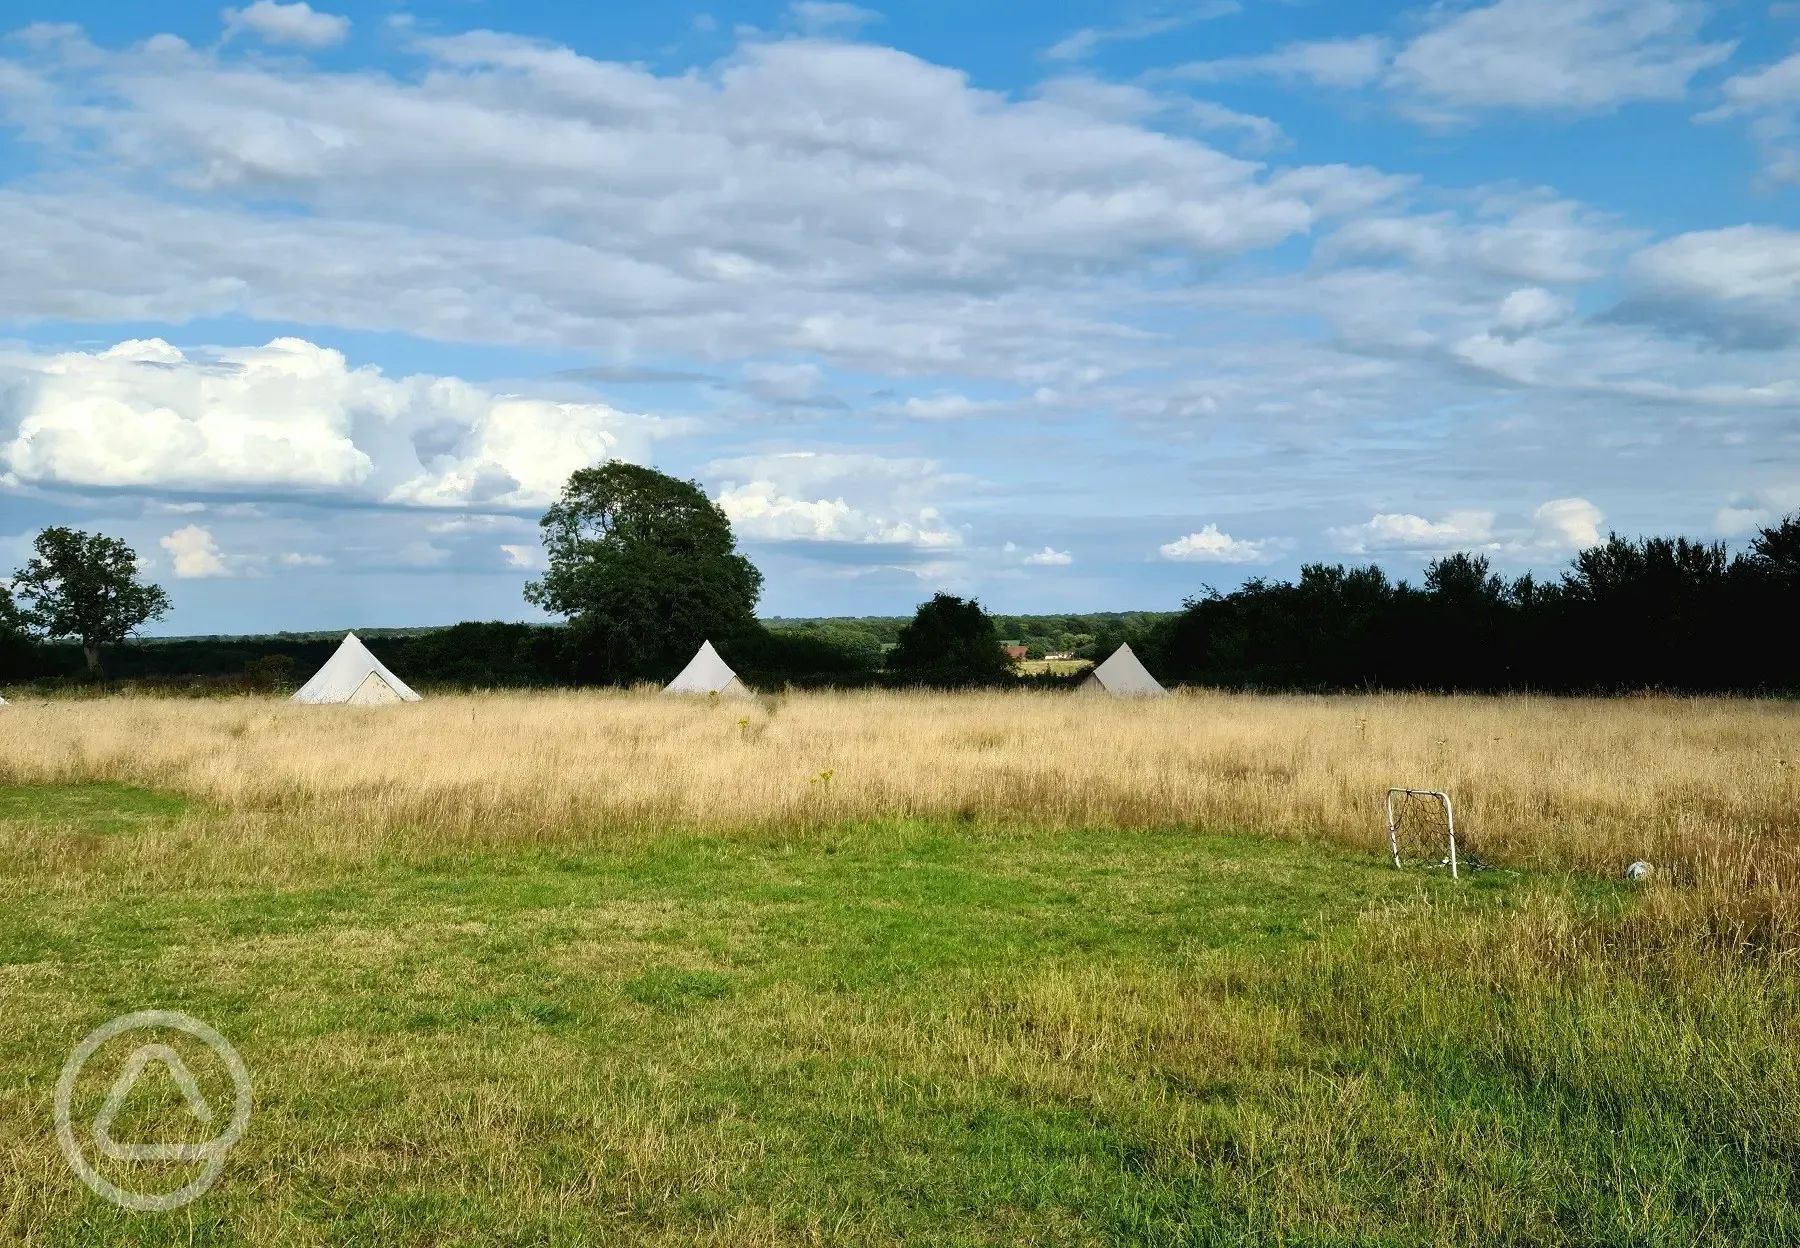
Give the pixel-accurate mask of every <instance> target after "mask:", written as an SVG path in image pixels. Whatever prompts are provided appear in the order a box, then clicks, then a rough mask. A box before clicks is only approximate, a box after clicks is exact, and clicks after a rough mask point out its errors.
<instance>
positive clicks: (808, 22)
mask: <svg viewBox="0 0 1800 1248" xmlns="http://www.w3.org/2000/svg"><path fill="white" fill-rule="evenodd" d="M788 15H789V16H790V17H792V18H793V19H794V23H795V25H797V26H799V27H800V29H801V30H803V31H805V32H806V33H807V34H809V35H823V34H830V33H833V32H842V33H846V34H854V33H855V32H856V31H857V30H859V29H861V28H862V27H864V26H867V25H868V24H869V23H870V22H879V21H880V20H881V14H879V13H877V12H875V11H874V10H873V9H865V8H861V7H860V6H858V5H854V4H844V3H842V0H795V2H794V3H793V4H790V5H788Z"/></svg>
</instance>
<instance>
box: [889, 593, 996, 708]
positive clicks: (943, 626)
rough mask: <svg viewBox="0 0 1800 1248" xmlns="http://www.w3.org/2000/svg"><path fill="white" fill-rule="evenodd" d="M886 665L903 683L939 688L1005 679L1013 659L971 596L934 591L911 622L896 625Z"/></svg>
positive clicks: (991, 618)
mask: <svg viewBox="0 0 1800 1248" xmlns="http://www.w3.org/2000/svg"><path fill="white" fill-rule="evenodd" d="M887 666H888V671H889V672H890V673H892V675H893V676H894V678H895V680H897V681H898V682H899V683H901V684H907V685H930V686H933V687H935V688H940V689H955V688H965V687H969V686H975V685H994V684H1000V683H1002V682H1005V681H1009V680H1011V679H1012V678H1013V676H1012V662H1011V660H1009V659H1008V658H1007V657H1006V652H1005V651H1003V650H1002V649H1000V635H999V633H998V632H997V631H996V630H995V628H994V620H993V617H992V616H990V615H988V613H987V612H986V611H983V610H982V609H981V604H980V603H979V602H977V601H976V600H975V599H973V598H971V599H968V600H967V601H965V600H963V599H961V598H958V597H957V596H956V595H954V594H943V593H940V594H937V595H934V596H933V597H932V599H931V601H930V602H926V603H921V604H920V606H919V610H918V612H917V614H915V615H914V616H913V620H912V623H910V624H908V625H907V626H906V627H904V628H902V629H901V630H900V636H899V641H898V644H897V645H896V646H895V647H894V649H893V651H892V652H891V653H890V654H889V655H888V662H887Z"/></svg>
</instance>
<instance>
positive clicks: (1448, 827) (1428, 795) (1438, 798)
mask: <svg viewBox="0 0 1800 1248" xmlns="http://www.w3.org/2000/svg"><path fill="white" fill-rule="evenodd" d="M1396 797H1399V798H1401V799H1402V800H1404V801H1407V802H1411V801H1412V800H1414V799H1415V798H1418V799H1429V800H1432V801H1435V802H1436V803H1437V804H1438V805H1439V806H1440V807H1441V808H1442V809H1443V812H1444V836H1445V838H1446V839H1447V840H1448V841H1449V843H1450V853H1449V855H1448V856H1447V857H1446V858H1445V859H1444V862H1445V863H1446V864H1448V865H1449V867H1450V878H1451V879H1453V880H1454V879H1457V878H1458V876H1457V871H1456V813H1455V811H1454V810H1453V809H1452V808H1451V805H1450V795H1449V794H1448V793H1445V792H1443V791H1442V790H1440V789H1400V788H1395V789H1389V790H1388V791H1387V828H1388V854H1389V856H1391V857H1392V858H1393V860H1394V867H1395V868H1396V869H1399V868H1400V866H1401V862H1400V821H1399V818H1398V816H1397V815H1396V813H1395V809H1394V798H1396Z"/></svg>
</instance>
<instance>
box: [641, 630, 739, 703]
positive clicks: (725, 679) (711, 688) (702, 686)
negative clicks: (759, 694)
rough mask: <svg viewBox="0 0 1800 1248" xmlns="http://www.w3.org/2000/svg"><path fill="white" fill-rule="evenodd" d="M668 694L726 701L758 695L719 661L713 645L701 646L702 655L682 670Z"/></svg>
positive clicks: (670, 686) (665, 688) (693, 659)
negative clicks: (712, 695)
mask: <svg viewBox="0 0 1800 1248" xmlns="http://www.w3.org/2000/svg"><path fill="white" fill-rule="evenodd" d="M663 692H664V693H716V694H718V695H719V696H720V697H722V698H750V697H755V696H756V695H755V694H753V693H751V692H750V687H749V686H748V685H746V684H745V683H744V682H743V681H741V680H739V679H738V674H737V673H736V672H734V671H732V670H731V665H730V664H729V663H727V662H726V661H725V660H724V659H722V658H720V657H719V652H718V651H717V650H714V649H713V644H712V642H710V641H703V642H701V643H700V649H699V651H698V652H697V653H696V654H695V655H694V657H693V658H692V659H691V660H690V661H689V662H688V665H687V666H686V667H684V668H682V669H681V674H680V675H679V676H677V677H675V679H674V680H671V681H670V682H669V683H668V685H667V686H666V687H664V689H663Z"/></svg>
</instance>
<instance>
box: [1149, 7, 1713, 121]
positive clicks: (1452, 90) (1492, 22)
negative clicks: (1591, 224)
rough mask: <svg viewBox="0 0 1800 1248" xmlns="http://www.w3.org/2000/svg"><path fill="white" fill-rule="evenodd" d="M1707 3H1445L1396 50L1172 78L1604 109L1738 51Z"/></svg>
mask: <svg viewBox="0 0 1800 1248" xmlns="http://www.w3.org/2000/svg"><path fill="white" fill-rule="evenodd" d="M1706 17H1707V10H1706V6H1705V5H1704V4H1702V3H1700V2H1699V0H1496V2H1495V3H1491V4H1484V5H1477V6H1475V7H1467V6H1462V5H1440V6H1438V7H1437V8H1436V9H1435V10H1433V11H1432V16H1431V18H1430V21H1431V25H1430V28H1429V29H1427V30H1426V31H1425V32H1424V33H1422V34H1420V35H1418V36H1417V37H1415V38H1413V39H1412V40H1411V41H1410V42H1408V43H1406V44H1405V46H1403V47H1400V48H1399V49H1398V50H1396V49H1395V48H1394V47H1393V45H1392V44H1391V43H1390V42H1389V40H1387V39H1385V38H1382V37H1380V36H1376V35H1362V36H1359V37H1356V38H1348V39H1327V40H1318V41H1313V42H1305V43H1293V44H1288V45H1286V46H1285V47H1282V48H1279V49H1277V50H1276V51H1274V52H1268V53H1264V54H1262V55H1258V56H1242V57H1229V58H1225V59H1220V60H1213V61H1198V62H1195V63H1192V64H1189V65H1184V66H1181V67H1180V68H1179V69H1176V70H1173V71H1168V75H1167V76H1173V77H1178V78H1183V79H1187V80H1189V81H1200V82H1217V81H1225V80H1230V79H1236V78H1249V77H1267V78H1274V79H1276V80H1278V81H1285V82H1307V83H1312V84H1314V85H1316V86H1323V87H1335V88H1340V89H1346V90H1348V89H1355V88H1359V87H1370V86H1375V85H1377V84H1380V85H1381V86H1383V87H1384V88H1386V89H1387V90H1388V91H1389V92H1390V93H1392V95H1393V96H1394V98H1395V99H1396V100H1397V101H1399V102H1400V103H1401V105H1402V106H1403V107H1404V108H1405V109H1406V111H1408V112H1410V113H1413V114H1414V115H1416V116H1418V117H1420V118H1421V119H1422V120H1430V121H1450V120H1461V119H1466V117H1467V116H1468V115H1469V114H1470V113H1472V112H1475V111H1478V110H1485V109H1518V110H1527V111H1562V112H1596V111H1603V110H1606V109H1611V108H1615V107H1617V106H1618V105H1620V104H1624V103H1629V102H1631V101H1635V100H1674V99H1680V98H1682V97H1683V96H1684V95H1686V93H1687V86H1688V82H1689V80H1690V79H1691V78H1693V76H1694V75H1695V74H1697V73H1699V72H1700V71H1702V70H1704V69H1709V68H1711V67H1713V66H1715V65H1718V64H1720V63H1722V62H1724V61H1725V60H1726V59H1727V58H1729V57H1730V55H1731V53H1732V50H1733V48H1734V47H1735V45H1734V44H1733V43H1730V42H1718V43H1707V42H1702V41H1701V39H1700V37H1699V31H1700V28H1701V26H1702V25H1703V24H1704V22H1705V20H1706Z"/></svg>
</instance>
